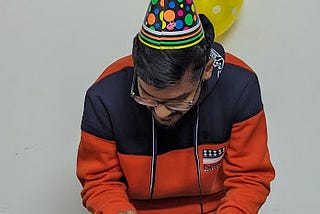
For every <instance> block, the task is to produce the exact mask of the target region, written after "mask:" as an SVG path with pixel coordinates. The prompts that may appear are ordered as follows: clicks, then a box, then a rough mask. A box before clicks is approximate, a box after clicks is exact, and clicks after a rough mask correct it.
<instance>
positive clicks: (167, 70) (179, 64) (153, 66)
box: [132, 14, 214, 89]
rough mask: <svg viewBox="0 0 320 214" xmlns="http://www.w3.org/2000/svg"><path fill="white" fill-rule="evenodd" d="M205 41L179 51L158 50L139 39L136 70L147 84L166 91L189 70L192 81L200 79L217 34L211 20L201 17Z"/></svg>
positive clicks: (135, 61)
mask: <svg viewBox="0 0 320 214" xmlns="http://www.w3.org/2000/svg"><path fill="white" fill-rule="evenodd" d="M199 16H200V19H201V22H202V26H203V28H204V31H205V39H203V40H202V41H201V42H200V43H198V44H197V45H195V46H193V47H189V48H184V49H178V50H157V49H153V48H150V47H148V46H146V45H144V44H142V43H141V42H140V40H139V38H138V35H136V36H135V38H134V41H133V49H132V56H133V62H134V70H135V72H136V74H137V75H138V76H139V78H141V79H142V80H143V81H144V82H145V83H147V84H149V85H152V86H153V87H155V88H158V89H164V88H167V87H169V86H172V85H174V84H176V83H177V82H178V81H179V80H181V78H182V76H183V75H184V74H185V72H186V71H187V70H190V71H191V72H192V74H191V77H190V79H191V80H196V79H199V78H200V75H201V73H202V71H203V70H204V69H205V66H206V64H207V62H208V59H209V54H210V49H211V45H212V42H213V40H214V30H213V26H212V24H211V22H210V21H209V19H208V18H207V17H206V16H205V15H203V14H200V15H199Z"/></svg>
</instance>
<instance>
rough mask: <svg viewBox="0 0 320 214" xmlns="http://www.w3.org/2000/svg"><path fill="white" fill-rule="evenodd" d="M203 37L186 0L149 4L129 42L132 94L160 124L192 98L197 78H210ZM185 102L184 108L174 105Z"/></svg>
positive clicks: (207, 44) (192, 101) (172, 119)
mask: <svg viewBox="0 0 320 214" xmlns="http://www.w3.org/2000/svg"><path fill="white" fill-rule="evenodd" d="M161 14H162V15H161ZM191 18H192V19H191ZM201 18H204V19H205V17H201ZM206 21H207V20H206ZM211 27H212V26H211ZM204 35H205V32H204V30H203V25H202V24H201V22H200V18H199V16H198V14H197V13H196V10H195V5H194V4H193V1H192V0H184V1H182V0H176V1H172V0H170V1H167V0H160V1H157V0H152V1H151V2H150V5H149V8H148V12H147V14H146V18H145V22H144V24H143V26H142V29H141V31H140V33H139V34H138V35H137V36H136V37H135V39H134V43H133V51H132V54H133V59H134V72H135V78H134V80H133V88H132V90H135V91H132V92H133V93H134V94H135V97H136V101H139V100H138V99H142V102H139V103H140V104H144V105H147V106H148V107H149V109H150V110H151V111H152V112H153V115H154V117H155V119H156V120H157V121H158V122H159V123H160V124H163V125H166V126H170V125H173V124H174V123H176V122H177V121H178V120H179V119H180V118H181V116H182V115H183V114H185V113H186V112H187V111H188V110H189V109H190V108H191V107H192V106H193V105H194V104H195V103H196V101H197V100H198V97H199V94H200V91H201V82H202V81H205V80H207V79H209V78H210V77H211V74H212V69H213V66H212V62H213V59H209V54H210V48H211V43H212V40H213V38H212V37H213V36H211V38H208V37H210V36H206V37H205V36H204ZM148 100H151V101H154V102H147V101H148ZM186 103H189V104H190V105H189V107H190V108H174V106H179V105H180V104H181V105H180V106H182V107H183V106H186V105H187V104H186Z"/></svg>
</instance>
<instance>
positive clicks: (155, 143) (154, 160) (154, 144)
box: [149, 116, 158, 200]
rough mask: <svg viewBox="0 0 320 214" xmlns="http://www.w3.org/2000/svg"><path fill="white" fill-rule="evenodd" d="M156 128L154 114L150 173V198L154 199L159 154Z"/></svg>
mask: <svg viewBox="0 0 320 214" xmlns="http://www.w3.org/2000/svg"><path fill="white" fill-rule="evenodd" d="M156 131H157V130H156V128H155V122H154V117H153V116H152V160H151V172H150V173H151V174H150V189H149V191H150V199H151V200H152V197H153V191H154V183H155V180H156V165H157V154H158V151H157V150H158V139H157V132H156Z"/></svg>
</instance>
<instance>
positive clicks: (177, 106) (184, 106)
mask: <svg viewBox="0 0 320 214" xmlns="http://www.w3.org/2000/svg"><path fill="white" fill-rule="evenodd" d="M202 73H203V72H201V75H200V79H199V82H198V84H197V88H196V90H195V93H194V95H193V98H192V100H191V101H184V102H172V101H162V100H156V99H151V98H145V97H141V96H139V95H138V93H136V92H135V91H134V90H135V89H136V90H137V75H136V73H135V72H134V74H133V80H132V84H131V91H130V96H131V97H132V98H133V99H134V100H135V101H136V102H137V103H139V104H141V105H145V106H148V107H153V108H154V107H157V106H159V105H164V106H166V107H167V108H168V109H170V110H173V111H188V110H189V109H191V107H192V106H194V104H195V99H196V97H197V96H198V94H199V90H200V88H201V87H200V86H201V83H202Z"/></svg>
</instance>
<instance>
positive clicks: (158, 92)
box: [137, 72, 200, 126]
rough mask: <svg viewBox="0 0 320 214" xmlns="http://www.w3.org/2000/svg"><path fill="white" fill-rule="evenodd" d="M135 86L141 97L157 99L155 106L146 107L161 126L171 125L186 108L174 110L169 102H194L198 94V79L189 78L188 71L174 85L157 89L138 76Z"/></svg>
mask: <svg viewBox="0 0 320 214" xmlns="http://www.w3.org/2000/svg"><path fill="white" fill-rule="evenodd" d="M137 88H138V91H139V95H140V96H141V97H143V98H146V99H152V100H156V101H159V104H158V105H157V106H155V107H148V108H149V109H150V110H151V112H152V114H153V116H154V118H155V119H156V121H157V122H158V123H159V124H161V125H163V126H173V125H174V124H175V123H176V122H177V121H178V120H179V119H180V118H181V117H182V116H183V115H184V114H185V113H186V112H187V111H188V110H182V111H181V110H175V109H172V108H170V105H169V104H170V103H184V102H188V101H194V102H196V101H197V99H198V97H199V94H200V79H199V80H190V73H189V72H186V73H185V74H184V76H183V77H182V79H181V80H180V81H179V82H178V83H176V84H175V85H173V86H170V87H168V88H165V89H158V88H155V87H153V86H151V85H148V84H146V83H145V82H143V81H142V80H141V79H140V78H138V79H137Z"/></svg>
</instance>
